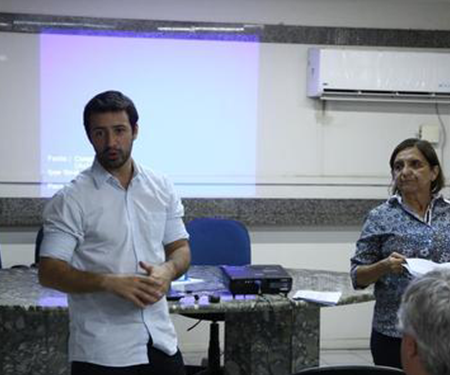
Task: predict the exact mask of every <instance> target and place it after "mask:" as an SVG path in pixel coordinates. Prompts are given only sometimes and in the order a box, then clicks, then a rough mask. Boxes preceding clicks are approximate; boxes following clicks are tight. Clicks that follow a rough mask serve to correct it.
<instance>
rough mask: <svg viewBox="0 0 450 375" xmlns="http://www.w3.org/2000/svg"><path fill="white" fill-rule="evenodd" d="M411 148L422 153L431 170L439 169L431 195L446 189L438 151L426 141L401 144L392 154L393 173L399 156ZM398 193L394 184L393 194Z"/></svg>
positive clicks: (410, 139)
mask: <svg viewBox="0 0 450 375" xmlns="http://www.w3.org/2000/svg"><path fill="white" fill-rule="evenodd" d="M411 147H416V148H417V149H418V150H419V151H420V152H421V153H422V155H423V157H424V158H425V159H426V160H427V162H428V164H430V167H431V168H433V167H435V166H437V167H439V173H438V175H437V177H436V179H435V180H434V181H432V183H431V193H432V194H436V193H438V192H439V191H440V190H441V189H442V188H443V187H444V184H445V178H444V172H443V171H442V168H441V164H440V163H439V159H438V156H437V154H436V151H435V150H434V148H433V145H432V144H431V143H430V142H428V141H426V140H424V139H418V138H408V139H405V140H404V141H402V142H400V143H399V144H398V145H397V147H396V148H395V149H394V151H393V152H392V155H391V159H390V160H389V165H390V166H391V172H392V171H393V170H394V162H395V158H396V157H397V155H398V154H399V153H400V152H401V151H403V150H406V149H407V148H411ZM397 192H398V188H397V187H396V186H395V184H394V186H393V193H394V194H395V193H397Z"/></svg>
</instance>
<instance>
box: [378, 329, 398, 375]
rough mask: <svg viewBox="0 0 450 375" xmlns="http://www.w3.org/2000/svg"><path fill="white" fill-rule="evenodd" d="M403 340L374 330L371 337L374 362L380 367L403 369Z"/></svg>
mask: <svg viewBox="0 0 450 375" xmlns="http://www.w3.org/2000/svg"><path fill="white" fill-rule="evenodd" d="M401 345H402V339H399V338H396V337H389V336H386V335H382V334H381V333H379V332H377V331H374V330H372V335H371V337H370V351H371V352H372V357H373V362H374V363H375V364H376V365H379V366H390V367H397V368H399V369H401V368H402V362H401V354H400V353H401Z"/></svg>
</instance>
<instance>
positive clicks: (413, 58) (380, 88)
mask: <svg viewBox="0 0 450 375" xmlns="http://www.w3.org/2000/svg"><path fill="white" fill-rule="evenodd" d="M307 94H308V96H309V97H312V98H320V99H323V100H370V101H400V102H426V103H450V54H449V53H443V52H411V51H390V50H384V51H380V50H360V49H344V48H342V49H333V48H311V49H309V51H308V88H307Z"/></svg>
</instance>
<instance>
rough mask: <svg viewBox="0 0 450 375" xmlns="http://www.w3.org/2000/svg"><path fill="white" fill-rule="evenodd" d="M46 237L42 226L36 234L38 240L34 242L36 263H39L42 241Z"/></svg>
mask: <svg viewBox="0 0 450 375" xmlns="http://www.w3.org/2000/svg"><path fill="white" fill-rule="evenodd" d="M43 239H44V227H40V228H39V230H38V232H37V234H36V240H35V243H34V263H35V264H38V263H39V254H40V252H41V243H42V240H43Z"/></svg>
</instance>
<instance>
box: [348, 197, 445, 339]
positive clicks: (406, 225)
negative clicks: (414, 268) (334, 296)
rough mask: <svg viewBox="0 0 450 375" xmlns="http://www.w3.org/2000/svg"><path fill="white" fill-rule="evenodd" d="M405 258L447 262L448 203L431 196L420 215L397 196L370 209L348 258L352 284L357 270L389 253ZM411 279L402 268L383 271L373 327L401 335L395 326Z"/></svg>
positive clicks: (392, 335)
mask: <svg viewBox="0 0 450 375" xmlns="http://www.w3.org/2000/svg"><path fill="white" fill-rule="evenodd" d="M394 251H395V252H397V253H399V254H403V255H404V256H405V257H407V258H425V259H429V260H432V261H434V262H437V263H444V262H449V261H450V202H448V201H447V200H445V199H443V198H442V197H441V196H437V197H434V198H433V199H432V201H431V203H430V206H429V208H428V210H427V213H426V214H425V218H420V217H419V216H417V215H416V214H415V213H414V212H412V211H411V210H409V209H408V208H407V207H406V206H405V205H404V204H402V199H401V197H400V196H398V195H394V196H392V197H391V198H390V199H389V200H388V201H386V202H385V203H383V204H381V205H379V206H378V207H376V208H374V209H373V210H372V211H370V213H369V215H368V216H367V218H366V221H365V223H364V226H363V229H362V233H361V236H360V238H359V240H358V241H357V243H356V252H355V255H354V256H353V257H352V258H351V271H350V275H351V278H352V283H353V287H354V288H355V289H357V288H361V287H359V286H357V285H356V269H357V268H358V266H360V265H370V264H373V263H376V262H378V261H380V260H382V259H385V258H387V257H388V256H389V255H390V254H391V253H392V252H394ZM410 280H411V276H410V275H409V273H408V272H407V271H406V270H404V271H403V272H402V273H401V274H392V273H391V274H386V275H384V276H382V277H381V278H380V279H378V281H377V282H376V283H375V301H376V302H375V311H374V316H373V322H372V327H373V329H374V330H375V331H377V332H379V333H381V334H384V335H387V336H391V337H401V333H400V332H399V330H398V329H397V311H398V308H399V306H400V302H401V297H402V295H403V292H404V291H405V289H406V287H407V285H408V283H409V282H410Z"/></svg>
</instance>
